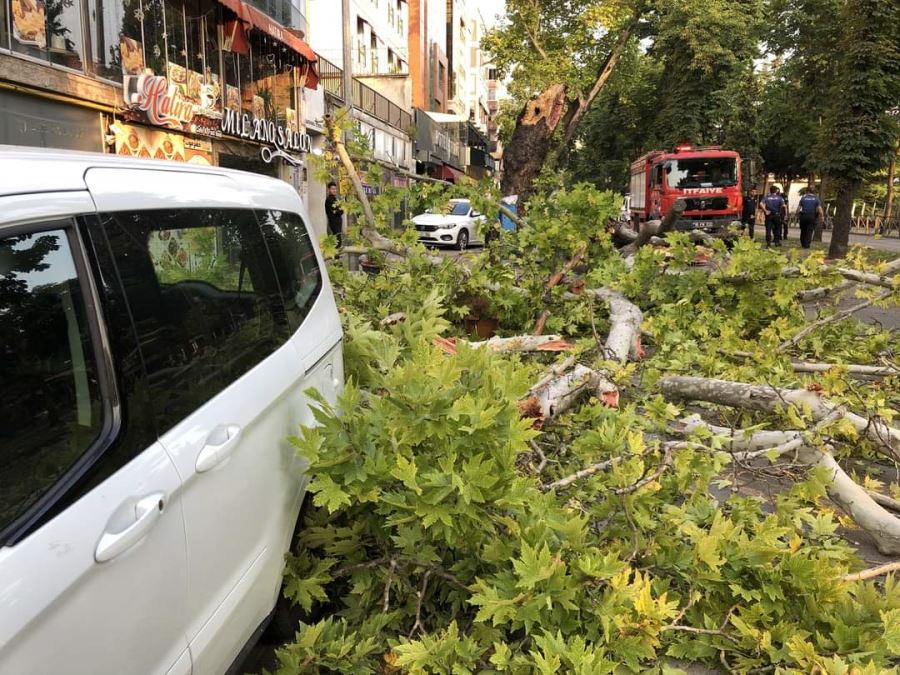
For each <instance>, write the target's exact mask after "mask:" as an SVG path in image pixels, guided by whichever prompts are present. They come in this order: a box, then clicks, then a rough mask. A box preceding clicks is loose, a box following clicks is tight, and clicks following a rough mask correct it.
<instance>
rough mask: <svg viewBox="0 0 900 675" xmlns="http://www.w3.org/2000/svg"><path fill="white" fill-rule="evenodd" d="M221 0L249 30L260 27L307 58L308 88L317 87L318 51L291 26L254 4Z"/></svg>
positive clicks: (238, 0)
mask: <svg viewBox="0 0 900 675" xmlns="http://www.w3.org/2000/svg"><path fill="white" fill-rule="evenodd" d="M219 2H220V3H221V4H222V5H223V6H225V7H227V8H228V9H230V10H231V11H232V12H234V13H235V14H237V15H238V16H239V17H240V19H241V21H243V22H244V25H245V26H246V28H247V29H248V30H252V29H253V28H258V29H259V30H261V31H263V32H264V33H266V34H267V35H269V36H270V37H273V38H275V39H276V40H278V41H279V42H281V43H282V44H284V45H286V46H288V47H290V48H291V49H293V50H294V51H295V52H297V53H298V54H300V56H302V57H303V58H304V59H306V63H307V65H306V66H305V73H306V88H307V89H315V88H316V87H318V86H319V74H318V72H317V71H316V53H315V52H314V51H313V50H312V48H311V47H310V46H309V45H308V44H306V42H304V41H303V40H301V39H300V37H299V36H298V35H296V34H294V32H293V31H291V29H290V28H285V27H284V26H282V25H281V24H280V23H278V22H277V21H275V19H273V18H272V17H270V16H269V15H268V14H266V13H265V12H261V11H260V10H258V9H256V7H254V6H253V5H250V4H247V3H246V2H242V0H219Z"/></svg>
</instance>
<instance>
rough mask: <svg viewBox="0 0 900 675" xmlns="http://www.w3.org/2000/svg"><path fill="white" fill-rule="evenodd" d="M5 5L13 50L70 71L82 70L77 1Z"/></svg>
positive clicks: (16, 0) (17, 0) (23, 0)
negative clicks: (7, 11)
mask: <svg viewBox="0 0 900 675" xmlns="http://www.w3.org/2000/svg"><path fill="white" fill-rule="evenodd" d="M4 1H5V0H4ZM9 2H10V10H11V16H10V24H11V27H12V36H11V37H12V39H11V47H12V49H13V51H15V52H18V53H19V54H25V55H27V56H31V57H33V58H37V59H41V60H44V61H49V62H50V63H54V64H56V65H59V66H64V67H66V68H71V69H72V70H82V69H83V61H82V55H83V53H84V40H83V36H82V32H81V0H9Z"/></svg>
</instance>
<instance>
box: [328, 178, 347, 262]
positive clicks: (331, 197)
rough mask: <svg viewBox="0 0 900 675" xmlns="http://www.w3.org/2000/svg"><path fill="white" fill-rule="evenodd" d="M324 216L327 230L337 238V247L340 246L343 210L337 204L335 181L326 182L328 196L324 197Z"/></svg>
mask: <svg viewBox="0 0 900 675" xmlns="http://www.w3.org/2000/svg"><path fill="white" fill-rule="evenodd" d="M325 216H326V217H327V218H328V232H329V234H333V235H334V236H335V237H336V238H337V245H338V248H340V247H341V246H342V241H341V233H342V232H343V229H344V210H343V209H342V208H341V207H340V205H339V204H338V190H337V183H335V182H333V181H332V182H331V183H329V184H328V196H327V197H325Z"/></svg>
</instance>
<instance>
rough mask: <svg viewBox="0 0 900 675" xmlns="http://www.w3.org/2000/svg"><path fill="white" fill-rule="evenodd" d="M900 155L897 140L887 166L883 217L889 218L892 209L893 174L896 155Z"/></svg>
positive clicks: (895, 166) (899, 146)
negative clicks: (895, 147)
mask: <svg viewBox="0 0 900 675" xmlns="http://www.w3.org/2000/svg"><path fill="white" fill-rule="evenodd" d="M898 155H900V141H898V142H897V149H896V151H895V152H894V156H893V157H891V163H890V165H889V166H888V176H887V194H886V196H885V202H884V217H885V218H890V217H891V212H892V211H893V210H894V174H895V172H896V171H897V156H898Z"/></svg>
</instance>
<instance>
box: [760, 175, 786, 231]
mask: <svg viewBox="0 0 900 675" xmlns="http://www.w3.org/2000/svg"><path fill="white" fill-rule="evenodd" d="M762 207H763V212H764V213H765V214H766V246H769V245H770V244H772V242H774V243H775V245H776V246H781V228H782V221H783V217H782V212H783V210H784V199H782V198H781V195H780V194H778V188H777V187H775V186H774V185H773V186H771V187H770V188H769V194H767V195H766V196H765V197H764V198H763V200H762Z"/></svg>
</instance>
